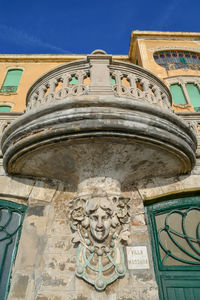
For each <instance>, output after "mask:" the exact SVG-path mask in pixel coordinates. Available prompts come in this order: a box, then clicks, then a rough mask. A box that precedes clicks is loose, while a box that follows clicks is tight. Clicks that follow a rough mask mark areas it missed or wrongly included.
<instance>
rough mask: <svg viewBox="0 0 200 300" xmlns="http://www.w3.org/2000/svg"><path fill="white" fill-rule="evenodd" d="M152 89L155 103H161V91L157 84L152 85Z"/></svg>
mask: <svg viewBox="0 0 200 300" xmlns="http://www.w3.org/2000/svg"><path fill="white" fill-rule="evenodd" d="M152 91H153V93H154V96H155V97H154V98H155V103H158V104H161V103H162V98H161V92H160V89H159V87H158V86H155V85H154V86H153V87H152Z"/></svg>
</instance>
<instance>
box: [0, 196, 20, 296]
mask: <svg viewBox="0 0 200 300" xmlns="http://www.w3.org/2000/svg"><path fill="white" fill-rule="evenodd" d="M24 212H25V206H24V205H21V204H17V203H13V202H9V201H4V200H0V299H2V300H6V298H7V292H8V288H9V279H10V275H11V266H12V263H13V261H14V259H15V256H16V251H17V246H18V242H19V238H20V233H21V227H22V221H23V217H24Z"/></svg>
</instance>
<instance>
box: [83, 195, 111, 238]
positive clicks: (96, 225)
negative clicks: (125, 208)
mask: <svg viewBox="0 0 200 300" xmlns="http://www.w3.org/2000/svg"><path fill="white" fill-rule="evenodd" d="M112 213H113V212H112V210H111V208H110V203H109V201H108V200H107V199H106V198H104V197H102V198H100V197H96V198H93V199H91V200H89V201H88V203H87V205H86V214H87V216H88V217H89V226H90V232H91V235H92V237H93V238H94V239H95V240H96V241H97V242H100V243H101V242H103V241H104V240H105V239H106V238H107V236H108V235H109V232H110V226H111V221H112V220H111V217H112Z"/></svg>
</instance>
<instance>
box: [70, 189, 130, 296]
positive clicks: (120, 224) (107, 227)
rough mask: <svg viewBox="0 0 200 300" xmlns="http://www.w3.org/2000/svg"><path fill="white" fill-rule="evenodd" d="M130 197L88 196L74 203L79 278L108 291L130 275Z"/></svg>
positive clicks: (72, 219) (74, 240) (73, 218)
mask: <svg viewBox="0 0 200 300" xmlns="http://www.w3.org/2000/svg"><path fill="white" fill-rule="evenodd" d="M129 200H130V199H129V198H124V197H121V196H113V195H108V194H104V195H88V196H86V197H77V198H75V199H74V200H73V201H71V202H70V219H71V228H72V231H73V232H74V233H73V242H74V243H78V244H79V245H78V249H77V256H76V276H77V277H79V278H82V279H84V280H85V281H87V282H88V283H90V284H92V285H94V286H95V288H96V289H97V290H99V291H100V290H104V289H105V288H106V286H107V285H108V284H110V283H112V282H114V281H115V280H116V279H117V278H120V277H123V276H124V275H125V273H126V267H125V261H124V251H123V246H122V243H123V242H127V240H128V239H129V234H130V233H129V222H130V216H129V205H128V202H129Z"/></svg>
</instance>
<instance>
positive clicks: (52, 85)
mask: <svg viewBox="0 0 200 300" xmlns="http://www.w3.org/2000/svg"><path fill="white" fill-rule="evenodd" d="M48 86H49V92H48V95H47V102H51V101H52V100H54V96H55V89H56V86H57V80H56V79H55V78H53V79H50V80H49V82H48Z"/></svg>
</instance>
